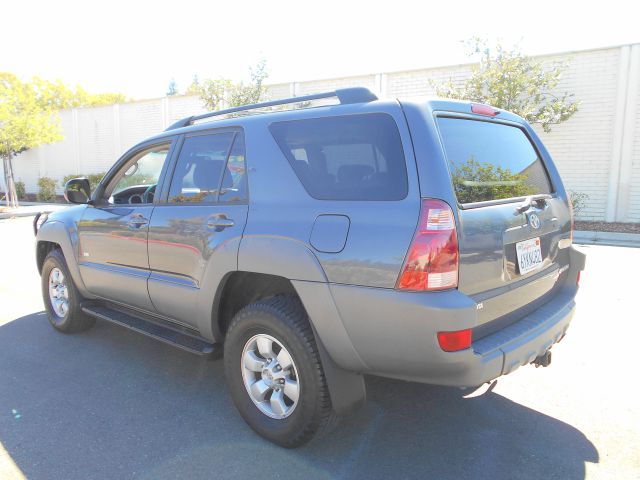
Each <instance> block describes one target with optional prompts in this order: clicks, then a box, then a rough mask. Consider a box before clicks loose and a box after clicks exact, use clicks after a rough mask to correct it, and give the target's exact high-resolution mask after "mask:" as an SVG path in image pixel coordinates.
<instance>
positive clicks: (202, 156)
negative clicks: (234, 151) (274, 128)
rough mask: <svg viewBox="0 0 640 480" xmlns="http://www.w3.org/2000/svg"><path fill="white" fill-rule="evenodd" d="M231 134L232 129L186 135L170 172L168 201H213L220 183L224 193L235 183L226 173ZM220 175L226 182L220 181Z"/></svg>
mask: <svg viewBox="0 0 640 480" xmlns="http://www.w3.org/2000/svg"><path fill="white" fill-rule="evenodd" d="M234 137H235V133H233V132H225V133H216V134H210V135H199V136H193V137H187V138H186V139H185V140H184V144H183V145H182V149H181V150H180V155H179V157H178V162H177V164H176V168H175V171H174V173H173V179H172V180H171V187H170V188H169V199H168V201H169V202H170V203H215V202H216V201H217V200H218V193H219V191H220V187H221V186H222V188H223V189H225V190H223V191H224V192H225V194H226V193H227V192H228V191H229V190H228V189H229V188H232V187H233V183H234V182H233V179H232V178H230V177H229V175H228V174H227V172H226V167H227V158H228V157H229V153H230V150H231V148H232V144H233V141H234ZM242 160H243V161H244V153H243V154H242ZM223 174H224V179H226V183H221V182H222V180H223V178H222V176H223ZM243 174H244V169H243Z"/></svg>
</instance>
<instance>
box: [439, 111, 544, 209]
mask: <svg viewBox="0 0 640 480" xmlns="http://www.w3.org/2000/svg"><path fill="white" fill-rule="evenodd" d="M437 122H438V129H439V130H440V136H441V138H442V143H443V145H444V150H445V153H446V156H447V160H448V162H449V168H450V170H451V176H452V178H453V186H454V189H455V192H456V196H457V197H458V202H460V203H472V202H486V201H492V200H500V199H504V198H513V197H524V196H527V195H536V194H544V193H551V183H550V182H549V176H548V175H547V171H546V170H545V168H544V165H543V164H542V161H541V160H540V158H539V157H538V153H537V152H536V150H535V149H534V148H533V146H532V145H531V142H530V141H529V138H528V137H527V136H526V135H525V133H524V132H523V131H522V130H521V129H520V128H518V127H512V126H509V125H504V124H500V123H493V122H483V121H477V120H467V119H461V118H448V117H439V118H438V119H437Z"/></svg>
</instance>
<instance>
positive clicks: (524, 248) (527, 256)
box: [516, 238, 542, 275]
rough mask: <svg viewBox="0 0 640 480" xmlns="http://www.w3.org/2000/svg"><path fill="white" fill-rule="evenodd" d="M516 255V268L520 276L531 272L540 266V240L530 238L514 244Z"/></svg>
mask: <svg viewBox="0 0 640 480" xmlns="http://www.w3.org/2000/svg"><path fill="white" fill-rule="evenodd" d="M516 254H517V255H518V267H519V268H520V275H524V274H525V273H529V272H532V271H533V270H535V269H537V268H540V267H541V266H542V251H541V250H540V238H530V239H529V240H525V241H524V242H518V243H516Z"/></svg>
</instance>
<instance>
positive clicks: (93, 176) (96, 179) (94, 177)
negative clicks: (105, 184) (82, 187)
mask: <svg viewBox="0 0 640 480" xmlns="http://www.w3.org/2000/svg"><path fill="white" fill-rule="evenodd" d="M106 173H107V172H100V173H90V174H89V175H83V174H75V173H72V174H70V175H65V176H64V178H63V179H62V185H66V183H67V182H68V181H69V180H71V179H72V178H78V177H87V178H88V179H89V185H90V186H91V191H92V192H93V191H94V190H95V189H96V187H97V186H98V184H99V183H100V180H102V177H104V176H105V175H106Z"/></svg>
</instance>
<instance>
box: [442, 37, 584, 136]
mask: <svg viewBox="0 0 640 480" xmlns="http://www.w3.org/2000/svg"><path fill="white" fill-rule="evenodd" d="M468 43H469V46H470V48H471V52H470V56H471V57H474V58H478V60H479V64H478V65H474V66H473V67H472V75H471V77H470V78H468V79H467V80H466V81H464V82H463V84H462V85H457V84H455V83H454V81H453V80H451V79H450V80H449V81H448V82H447V83H445V84H441V85H437V84H434V87H435V89H436V93H437V94H438V95H439V96H441V97H446V98H455V99H461V100H470V101H472V102H478V103H486V104H489V105H493V106H494V107H497V108H499V109H503V110H508V111H511V112H514V113H516V114H518V115H520V116H521V117H522V118H524V119H525V120H526V121H527V122H529V123H532V124H540V125H541V126H542V128H543V129H544V131H545V132H549V131H551V126H552V125H556V124H558V123H561V122H564V121H565V120H568V119H569V118H570V117H571V116H572V115H573V114H574V113H576V111H577V110H578V106H579V102H577V101H575V100H574V98H573V97H574V96H573V94H571V93H568V92H562V93H560V92H556V89H557V86H558V84H559V82H560V78H561V76H562V72H563V71H564V70H565V69H566V63H558V62H555V63H553V64H549V65H545V64H544V63H543V62H540V61H537V60H534V59H532V58H531V57H527V56H525V55H523V54H522V53H521V52H520V50H519V49H517V48H512V49H507V48H504V47H503V46H501V45H499V44H498V45H496V46H495V47H494V48H493V49H492V48H491V47H489V46H488V44H487V42H485V41H483V40H481V39H478V38H474V39H472V40H470V41H469V42H468Z"/></svg>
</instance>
